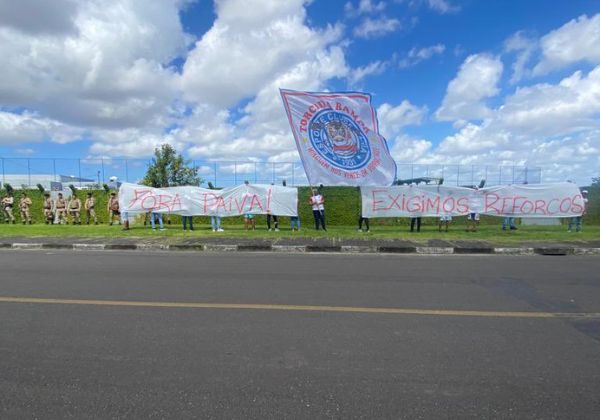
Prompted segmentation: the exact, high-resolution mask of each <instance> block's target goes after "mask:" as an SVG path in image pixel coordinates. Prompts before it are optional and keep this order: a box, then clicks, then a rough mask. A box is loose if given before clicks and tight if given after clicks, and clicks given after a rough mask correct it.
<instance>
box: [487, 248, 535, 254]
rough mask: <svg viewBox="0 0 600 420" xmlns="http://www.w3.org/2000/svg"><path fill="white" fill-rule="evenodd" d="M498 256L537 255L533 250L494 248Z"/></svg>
mask: <svg viewBox="0 0 600 420" xmlns="http://www.w3.org/2000/svg"><path fill="white" fill-rule="evenodd" d="M494 254H498V255H535V252H533V248H494Z"/></svg>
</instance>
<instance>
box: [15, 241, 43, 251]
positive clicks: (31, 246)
mask: <svg viewBox="0 0 600 420" xmlns="http://www.w3.org/2000/svg"><path fill="white" fill-rule="evenodd" d="M43 245H44V244H33V243H19V242H15V243H14V244H12V249H42V246H43Z"/></svg>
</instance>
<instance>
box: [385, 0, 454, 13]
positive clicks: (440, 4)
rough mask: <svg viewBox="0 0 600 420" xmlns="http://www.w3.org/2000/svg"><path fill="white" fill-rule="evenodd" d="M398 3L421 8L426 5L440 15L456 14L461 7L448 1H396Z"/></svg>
mask: <svg viewBox="0 0 600 420" xmlns="http://www.w3.org/2000/svg"><path fill="white" fill-rule="evenodd" d="M395 2H396V3H408V5H409V6H412V7H419V6H421V5H425V6H426V7H428V8H429V9H431V10H433V11H434V12H437V13H439V14H442V15H443V14H447V13H456V12H458V11H459V10H460V6H457V5H455V4H452V2H450V1H448V0H395Z"/></svg>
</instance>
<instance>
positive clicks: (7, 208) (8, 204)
mask: <svg viewBox="0 0 600 420" xmlns="http://www.w3.org/2000/svg"><path fill="white" fill-rule="evenodd" d="M14 203H15V199H14V197H13V196H12V193H11V192H7V193H6V195H5V196H4V198H3V199H2V210H3V211H4V222H5V223H13V224H14V223H15V216H13V205H14Z"/></svg>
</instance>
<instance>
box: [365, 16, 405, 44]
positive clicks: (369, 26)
mask: <svg viewBox="0 0 600 420" xmlns="http://www.w3.org/2000/svg"><path fill="white" fill-rule="evenodd" d="M401 26H402V24H401V23H400V21H399V20H398V19H395V18H386V17H381V18H377V19H372V18H366V19H365V20H363V21H362V22H361V24H360V25H359V26H357V27H356V28H355V29H354V35H355V36H357V37H358V38H365V39H372V38H380V37H382V36H385V35H387V34H388V33H390V32H395V31H397V30H398V29H400V28H401Z"/></svg>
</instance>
